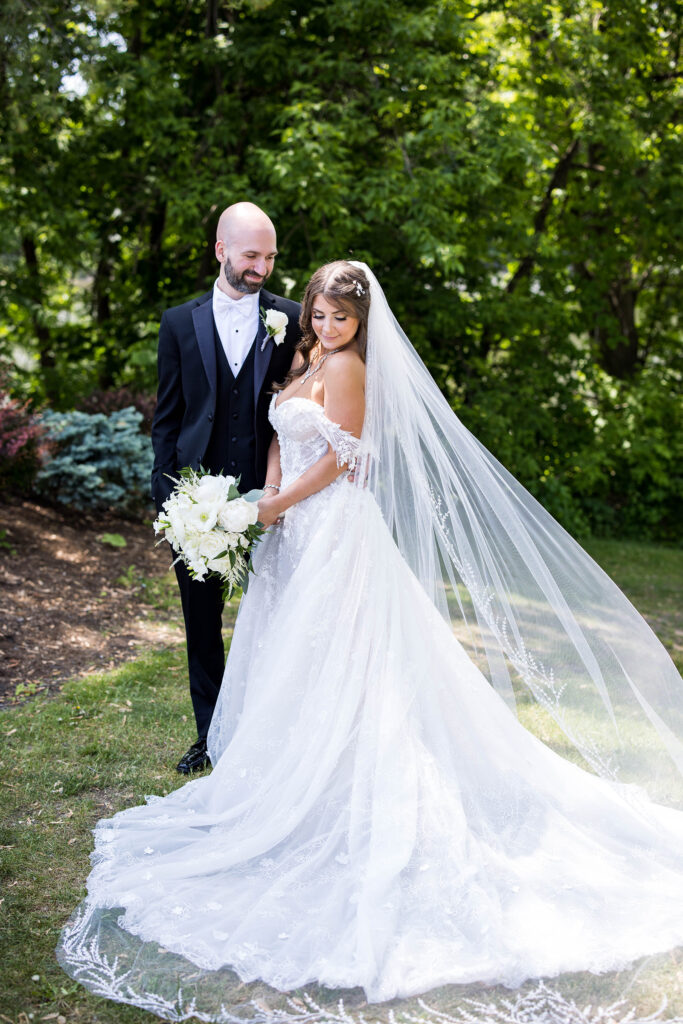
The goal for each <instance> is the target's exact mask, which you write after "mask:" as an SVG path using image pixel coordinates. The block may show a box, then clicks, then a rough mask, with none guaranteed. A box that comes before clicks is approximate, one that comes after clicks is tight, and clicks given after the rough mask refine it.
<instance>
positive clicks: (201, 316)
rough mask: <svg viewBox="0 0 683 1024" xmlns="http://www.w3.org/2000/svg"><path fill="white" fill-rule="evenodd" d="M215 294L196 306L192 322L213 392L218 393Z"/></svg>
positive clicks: (210, 294)
mask: <svg viewBox="0 0 683 1024" xmlns="http://www.w3.org/2000/svg"><path fill="white" fill-rule="evenodd" d="M212 295H213V293H212V292H210V293H209V296H208V298H207V300H206V302H202V303H201V304H200V305H199V306H195V308H194V309H193V310H192V321H193V323H194V330H195V334H196V335H197V344H198V345H199V352H200V354H201V357H202V362H203V363H204V370H205V372H206V376H207V379H208V381H209V386H210V388H211V390H212V391H213V392H214V394H215V392H216V345H215V343H214V322H213V302H212Z"/></svg>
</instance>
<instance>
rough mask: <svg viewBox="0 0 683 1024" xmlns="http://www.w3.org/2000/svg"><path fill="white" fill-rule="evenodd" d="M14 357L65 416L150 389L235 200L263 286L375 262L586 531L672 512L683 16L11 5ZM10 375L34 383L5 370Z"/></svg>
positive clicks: (405, 317)
mask: <svg viewBox="0 0 683 1024" xmlns="http://www.w3.org/2000/svg"><path fill="white" fill-rule="evenodd" d="M0 23H1V24H2V48H1V50H0V100H1V102H0V123H1V124H2V140H3V141H2V149H1V150H0V184H1V196H2V198H1V199H0V201H1V202H2V214H3V216H2V218H1V219H0V279H1V280H2V296H1V298H0V314H1V317H2V326H0V332H1V333H0V353H2V354H4V359H5V362H6V363H7V364H8V365H11V366H12V373H13V379H14V387H15V388H16V389H17V390H23V391H24V392H26V391H28V392H30V393H31V394H32V396H33V398H34V400H35V401H40V400H43V399H46V398H47V399H49V400H50V401H51V402H52V404H54V405H56V406H57V407H61V408H67V407H69V406H70V405H73V404H74V402H76V401H78V399H79V398H80V397H81V396H82V395H83V394H85V393H87V392H88V391H89V390H92V389H93V388H94V387H112V386H122V385H130V384H135V385H140V384H142V385H144V386H146V387H147V388H152V387H153V386H154V353H155V340H156V325H157V323H158V319H159V316H160V313H161V311H162V309H163V308H164V307H166V306H168V305H171V304H173V303H175V302H179V301H182V300H184V299H185V298H187V297H188V296H189V295H191V294H195V293H198V292H200V291H202V290H204V289H205V288H207V287H208V286H209V285H210V284H211V281H212V280H213V278H214V275H215V262H214V257H213V240H214V237H215V225H216V221H217V217H218V214H219V213H220V210H221V209H222V208H223V207H224V206H225V205H227V204H228V203H230V202H233V201H235V200H238V199H243V198H250V199H253V200H254V201H256V202H258V203H260V204H261V205H262V206H263V207H264V208H265V209H266V210H267V211H268V212H269V213H270V215H271V216H272V217H273V220H274V221H275V223H276V225H277V228H278V234H279V245H280V249H281V251H282V256H281V258H280V261H279V267H278V269H277V271H276V274H275V275H274V279H273V287H274V288H275V290H281V291H285V292H288V293H289V294H291V295H293V296H295V297H298V296H299V295H300V293H301V290H302V287H303V285H304V283H305V281H306V279H307V277H308V275H309V274H310V272H311V271H312V270H313V269H314V268H315V267H316V266H318V265H319V264H320V263H322V262H325V261H327V260H330V259H335V258H338V257H340V256H344V255H348V254H353V255H354V256H356V257H358V258H362V259H367V260H368V262H370V263H371V264H372V266H373V267H374V268H375V270H376V272H377V274H378V276H379V277H380V279H381V281H382V283H383V285H384V286H385V288H386V291H387V293H388V297H389V300H390V302H391V303H392V306H393V308H394V309H395V311H396V312H397V315H398V316H399V319H400V320H401V322H402V323H403V325H404V327H405V328H406V330H407V332H408V333H409V335H410V336H411V338H412V339H413V340H414V342H415V344H416V345H417V347H418V348H419V350H420V352H421V354H422V356H423V358H424V359H425V361H426V362H427V364H428V365H429V367H430V369H431V370H432V372H433V373H434V375H435V377H436V378H437V380H438V382H439V384H440V386H441V387H442V389H443V390H444V392H445V393H446V394H447V396H448V397H449V400H450V401H451V403H452V404H453V406H454V408H455V409H456V410H457V411H458V412H459V414H460V415H461V416H462V418H463V419H464V420H465V422H466V423H467V424H468V425H469V426H470V427H471V428H472V429H473V430H474V431H475V432H476V433H477V435H478V436H479V437H480V438H481V440H482V441H483V442H484V443H485V444H486V445H487V446H488V447H489V448H491V450H492V451H493V452H494V453H496V454H497V455H498V456H499V457H500V458H501V460H502V461H504V462H505V464H506V465H507V466H508V468H510V469H511V470H512V471H513V472H514V473H516V474H517V475H518V476H519V477H520V479H521V480H522V481H523V482H524V483H525V484H526V485H527V486H528V487H530V488H531V489H532V491H533V492H534V493H535V494H537V495H538V496H539V497H540V498H541V499H542V500H543V501H544V502H545V503H546V505H548V507H549V508H550V509H551V511H553V512H554V513H555V514H556V515H558V516H560V518H562V520H563V521H564V522H565V523H566V524H567V525H568V526H569V527H570V528H572V529H574V530H576V531H579V532H581V531H586V530H588V529H589V528H592V529H600V530H622V531H623V530H625V531H627V532H628V531H630V532H636V533H640V534H643V533H645V534H649V535H654V536H664V537H673V536H675V534H676V531H677V528H678V525H679V524H680V514H679V512H678V506H679V501H678V498H677V497H676V494H677V489H678V491H679V492H680V483H681V480H680V469H679V466H680V464H681V455H682V454H683V453H682V452H681V444H682V442H681V431H680V419H681V413H680V381H681V375H682V372H683V368H682V365H681V343H680V342H681V337H680V333H681V332H680V325H679V321H678V313H677V303H676V297H677V295H678V292H679V279H680V274H681V270H680V263H681V261H680V252H681V227H680V225H681V222H682V219H683V218H682V214H683V181H682V179H681V175H680V166H681V164H682V162H683V161H682V159H681V157H682V152H681V150H682V148H683V126H682V125H681V122H680V113H679V111H680V99H681V68H680V51H681V34H682V31H683V25H682V18H681V11H680V7H679V6H678V5H676V4H674V3H666V2H665V3H658V4H649V3H647V2H642V0H616V2H615V3H611V4H610V5H609V6H608V5H607V4H605V3H604V2H598V0H572V2H571V3H570V2H569V0H563V2H546V0H523V2H522V0H519V2H515V0H490V2H487V0H482V2H481V3H477V2H465V0H437V2H426V3H425V2H424V0H391V2H389V0H364V2H363V3H358V2H357V0H318V2H315V0H313V2H310V0H307V2H305V3H299V4H295V2H294V0H289V2H287V3H285V2H282V0H271V2H267V0H265V2H264V0H260V2H259V0H228V2H219V0H163V2H162V0H146V2H145V3H142V2H141V0H137V2H136V0H133V2H129V0H99V2H97V3H87V2H86V3H77V2H74V0H60V2H59V3H57V2H56V0H53V2H49V0H36V2H35V3H33V4H32V5H31V6H30V8H29V7H27V6H26V5H24V4H23V3H21V2H20V0H9V2H8V3H7V4H6V5H5V6H4V7H3V11H2V14H0ZM17 366H18V369H17Z"/></svg>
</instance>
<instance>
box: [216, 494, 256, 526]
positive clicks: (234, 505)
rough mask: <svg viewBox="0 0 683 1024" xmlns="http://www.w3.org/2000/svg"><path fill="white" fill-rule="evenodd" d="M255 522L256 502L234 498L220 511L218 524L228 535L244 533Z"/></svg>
mask: <svg viewBox="0 0 683 1024" xmlns="http://www.w3.org/2000/svg"><path fill="white" fill-rule="evenodd" d="M257 520H258V505H257V504H256V502H255V501H245V499H244V498H235V499H234V500H233V501H229V502H228V504H227V505H226V506H225V508H223V509H221V513H220V516H219V519H218V522H219V523H220V525H221V526H222V527H223V529H224V530H228V531H229V532H230V533H244V531H245V530H246V528H247V527H248V526H253V525H254V523H255V522H256V521H257Z"/></svg>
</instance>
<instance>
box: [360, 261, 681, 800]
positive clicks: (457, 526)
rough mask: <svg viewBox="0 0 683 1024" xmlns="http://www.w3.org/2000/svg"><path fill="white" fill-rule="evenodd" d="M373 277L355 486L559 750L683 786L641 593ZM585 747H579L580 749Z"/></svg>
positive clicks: (676, 720)
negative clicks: (449, 376)
mask: <svg viewBox="0 0 683 1024" xmlns="http://www.w3.org/2000/svg"><path fill="white" fill-rule="evenodd" d="M352 264H353V265H354V266H355V267H357V268H359V269H361V270H363V271H364V273H365V274H366V275H367V277H368V279H369V281H370V297H371V303H370V314H369V323H368V347H367V379H366V414H365V422H364V426H363V435H362V442H363V451H364V452H365V453H366V454H365V455H363V456H362V461H361V462H360V464H359V466H358V468H357V470H356V474H355V481H356V486H362V487H366V486H367V487H368V488H369V489H370V490H371V491H372V493H373V495H374V497H375V499H376V501H377V503H378V504H379V506H380V508H381V510H382V514H383V516H384V519H385V521H386V523H387V525H388V527H389V529H390V530H391V532H392V535H393V537H394V540H395V542H396V544H397V545H398V548H399V550H400V552H401V554H402V556H403V558H404V559H405V560H406V561H407V562H408V564H409V565H410V567H411V569H412V571H413V572H414V574H415V575H416V576H417V578H418V579H419V581H420V583H421V584H422V586H423V587H424V589H425V590H426V592H427V593H428V595H429V597H430V598H431V600H432V601H433V603H434V604H435V605H436V606H437V608H438V609H439V611H440V612H441V614H442V615H443V616H444V617H445V618H446V619H450V621H451V622H452V625H453V629H454V632H455V634H456V635H457V637H458V639H459V640H460V641H461V642H462V643H463V644H464V645H465V647H466V648H467V650H468V653H470V655H471V656H472V657H473V658H474V660H475V661H476V663H477V664H478V665H479V667H480V668H481V670H482V671H483V672H484V674H485V675H486V677H487V678H488V680H489V681H490V683H491V684H492V685H493V686H494V687H495V689H496V690H497V692H498V693H499V694H500V696H501V697H502V698H503V699H504V700H505V701H506V703H507V704H508V706H509V707H510V708H511V709H513V710H515V711H516V712H517V713H518V715H519V717H520V719H521V720H522V721H523V722H524V724H526V725H527V726H528V727H530V728H531V729H532V730H533V731H536V732H537V733H538V734H539V735H540V736H541V738H543V739H545V740H547V741H548V742H549V743H550V744H551V745H555V746H556V747H557V749H558V750H559V752H561V753H562V754H563V755H564V756H568V757H570V758H571V757H573V758H574V759H576V760H577V761H578V762H579V763H580V764H583V766H584V767H586V766H588V767H590V769H591V770H593V771H594V772H596V773H597V774H599V775H602V776H605V777H608V778H611V779H613V780H617V781H621V782H628V783H636V784H639V785H641V786H643V787H645V788H646V789H647V791H648V793H649V795H650V797H651V798H652V799H655V800H657V801H659V802H661V803H666V804H672V805H680V804H681V803H682V802H683V681H682V680H681V677H680V676H679V674H678V672H677V670H676V668H675V666H674V664H673V662H672V661H671V659H670V657H669V655H668V654H667V652H666V650H665V649H664V647H663V646H662V644H661V643H660V642H659V640H658V639H657V637H656V636H655V635H654V633H653V632H652V630H651V629H650V627H649V626H648V625H647V623H646V622H645V621H644V619H643V618H642V617H641V616H640V615H639V613H638V612H637V611H636V609H635V608H634V607H633V606H632V604H631V603H630V602H629V601H628V599H627V598H626V597H625V596H624V594H623V593H622V592H621V591H620V590H619V588H618V587H617V586H616V585H615V584H614V583H613V582H612V580H611V579H610V578H609V577H608V576H607V575H606V574H605V573H604V572H603V571H602V570H601V569H600V567H599V566H598V565H597V564H596V563H595V562H594V561H593V560H592V559H591V558H590V556H589V555H588V554H587V553H586V552H585V551H584V550H583V549H582V548H581V547H580V545H579V544H577V543H576V541H574V540H573V539H572V537H571V536H570V535H569V534H568V533H567V532H566V531H565V530H564V529H563V528H562V527H561V526H560V525H559V524H558V523H557V522H556V521H555V520H554V519H553V518H552V516H551V515H550V514H549V513H548V512H546V511H545V509H544V508H543V507H542V506H541V505H540V504H539V503H538V502H537V501H536V500H535V499H534V498H533V497H532V496H531V495H530V494H529V493H528V492H527V491H526V490H525V489H524V488H523V487H522V486H521V485H520V484H519V483H518V482H517V481H516V480H515V479H514V478H513V477H512V476H511V475H510V474H509V473H508V472H507V471H506V470H505V469H504V467H503V466H502V465H501V464H500V463H499V462H498V461H497V460H496V459H495V458H494V457H493V456H492V455H491V454H490V453H489V452H488V451H487V450H486V449H485V448H484V447H483V445H481V444H480V443H479V442H478V441H477V440H476V438H474V437H473V436H472V434H471V433H470V432H469V431H468V430H467V429H466V427H464V426H463V424H462V423H461V422H460V421H459V420H458V418H457V416H456V415H455V414H454V412H453V411H452V410H451V408H450V407H449V405H448V403H447V402H446V400H445V398H444V397H443V396H442V395H441V393H440V392H439V390H438V388H437V386H436V384H435V382H434V381H433V379H432V377H431V376H430V374H429V372H428V371H427V369H426V367H425V366H424V364H423V363H422V361H421V359H420V357H419V356H418V354H417V352H416V351H415V349H414V348H413V346H412V345H411V343H410V341H409V339H408V338H407V336H406V335H405V333H404V332H403V330H402V329H401V327H400V325H399V324H398V322H397V320H396V319H395V317H394V316H393V314H392V312H391V310H390V308H389V306H388V304H387V301H386V298H385V296H384V293H383V291H382V288H381V287H380V285H379V283H378V281H377V279H376V277H375V276H374V274H373V273H372V271H371V270H370V269H369V267H367V266H366V264H364V263H359V262H355V261H352ZM577 752H578V754H579V755H580V757H576V756H575V755H576V753H577Z"/></svg>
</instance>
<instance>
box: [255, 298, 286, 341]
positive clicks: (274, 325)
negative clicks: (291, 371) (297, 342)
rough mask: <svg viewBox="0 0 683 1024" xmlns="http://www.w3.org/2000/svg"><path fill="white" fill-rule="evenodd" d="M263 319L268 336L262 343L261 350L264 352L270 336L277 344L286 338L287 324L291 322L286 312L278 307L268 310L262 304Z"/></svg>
mask: <svg viewBox="0 0 683 1024" xmlns="http://www.w3.org/2000/svg"><path fill="white" fill-rule="evenodd" d="M261 319H262V320H263V322H264V324H265V325H266V336H265V338H264V339H263V344H262V345H261V351H262V352H263V350H264V348H265V347H266V342H267V341H268V338H272V339H273V341H274V342H275V344H276V345H281V344H282V342H283V341H284V340H285V332H286V330H287V324H288V323H289V317H288V316H287V314H286V313H282V312H281V311H280V310H278V309H269V310H268V311H267V312H266V310H265V309H264V308H263V306H262V307H261Z"/></svg>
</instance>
